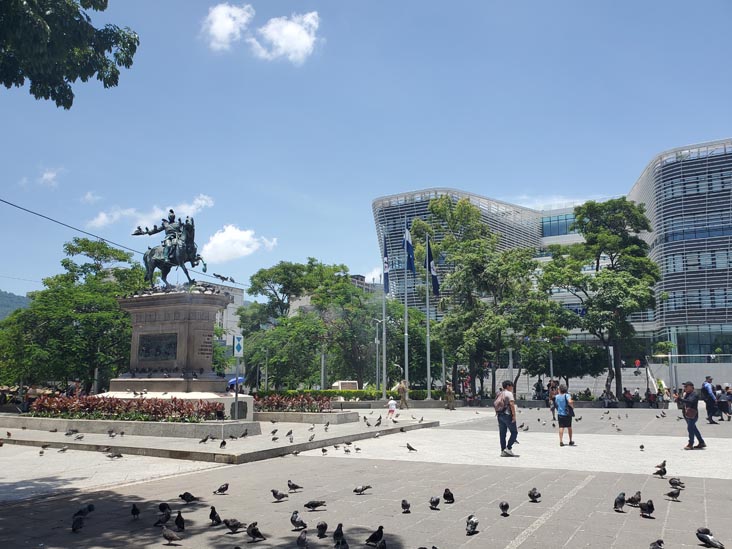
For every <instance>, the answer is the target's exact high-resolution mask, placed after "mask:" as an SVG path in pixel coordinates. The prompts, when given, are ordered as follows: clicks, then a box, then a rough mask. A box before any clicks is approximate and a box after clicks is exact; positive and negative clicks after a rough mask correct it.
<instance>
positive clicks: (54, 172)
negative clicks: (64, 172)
mask: <svg viewBox="0 0 732 549" xmlns="http://www.w3.org/2000/svg"><path fill="white" fill-rule="evenodd" d="M59 173H61V168H57V169H50V168H47V169H45V170H43V173H41V176H40V177H39V178H38V183H40V184H41V185H43V186H44V187H50V188H55V187H57V186H58V181H57V178H58V174H59Z"/></svg>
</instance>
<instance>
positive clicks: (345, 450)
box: [343, 446, 351, 454]
mask: <svg viewBox="0 0 732 549" xmlns="http://www.w3.org/2000/svg"><path fill="white" fill-rule="evenodd" d="M343 453H344V454H350V453H351V450H350V449H349V448H348V447H347V446H346V447H345V448H343Z"/></svg>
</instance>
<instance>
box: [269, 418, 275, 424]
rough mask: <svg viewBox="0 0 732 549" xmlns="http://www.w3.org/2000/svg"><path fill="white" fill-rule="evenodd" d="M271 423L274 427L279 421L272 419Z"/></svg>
mask: <svg viewBox="0 0 732 549" xmlns="http://www.w3.org/2000/svg"><path fill="white" fill-rule="evenodd" d="M269 422H270V423H271V424H272V425H274V424H275V423H277V420H276V419H270V420H269Z"/></svg>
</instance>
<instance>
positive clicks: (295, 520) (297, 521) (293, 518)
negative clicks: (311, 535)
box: [290, 510, 308, 530]
mask: <svg viewBox="0 0 732 549" xmlns="http://www.w3.org/2000/svg"><path fill="white" fill-rule="evenodd" d="M290 524H292V526H293V527H294V528H295V530H302V529H303V528H307V527H308V525H307V524H306V523H305V521H304V520H302V518H301V517H300V513H299V512H298V511H297V510H295V511H293V512H292V515H290Z"/></svg>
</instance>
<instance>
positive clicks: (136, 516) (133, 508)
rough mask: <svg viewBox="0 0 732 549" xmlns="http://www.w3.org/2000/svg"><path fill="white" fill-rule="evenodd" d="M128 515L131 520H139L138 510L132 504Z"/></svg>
mask: <svg viewBox="0 0 732 549" xmlns="http://www.w3.org/2000/svg"><path fill="white" fill-rule="evenodd" d="M130 514H131V515H132V518H133V519H139V518H140V508H139V507H137V505H135V504H134V503H133V504H132V509H131V510H130Z"/></svg>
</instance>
